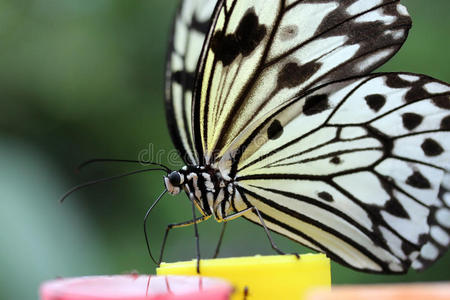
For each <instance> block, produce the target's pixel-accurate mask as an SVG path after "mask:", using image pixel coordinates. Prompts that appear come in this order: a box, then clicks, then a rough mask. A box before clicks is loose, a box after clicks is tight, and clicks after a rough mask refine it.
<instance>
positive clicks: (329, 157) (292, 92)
mask: <svg viewBox="0 0 450 300" xmlns="http://www.w3.org/2000/svg"><path fill="white" fill-rule="evenodd" d="M215 2H216V1H197V2H195V1H185V2H184V3H183V4H182V6H181V8H180V10H179V12H178V14H177V18H176V21H175V26H174V28H175V29H174V41H173V42H172V44H171V49H170V53H169V65H168V69H167V79H168V89H167V91H168V102H167V115H168V122H169V128H170V130H171V134H172V138H173V140H174V143H175V145H176V147H177V149H178V150H179V151H180V152H181V153H182V155H183V156H184V159H185V161H186V163H187V164H188V166H186V167H184V168H183V169H181V170H180V171H174V172H173V173H171V175H169V176H168V177H166V178H165V183H166V188H167V189H168V191H169V192H170V193H171V194H177V193H178V192H179V191H180V190H181V189H184V190H185V192H186V193H187V194H188V196H189V197H190V199H191V201H193V202H194V203H195V204H196V205H197V207H198V208H199V210H200V212H201V213H202V215H203V216H204V217H205V218H207V217H209V216H211V215H212V216H214V217H215V219H217V220H218V221H223V220H228V219H232V218H234V217H235V216H238V215H242V216H244V217H245V218H247V219H249V220H250V221H252V222H255V223H257V224H260V225H261V220H260V219H259V217H258V215H257V214H256V213H255V211H254V210H251V208H256V209H257V210H258V211H259V213H260V215H261V217H262V219H263V220H264V223H265V224H266V225H267V227H268V228H270V229H271V230H273V231H276V232H278V233H281V234H283V235H285V236H287V237H289V238H291V239H293V240H295V241H298V242H299V243H301V244H303V245H306V246H308V247H310V248H312V249H315V250H318V251H321V252H324V253H326V254H327V255H328V256H329V257H331V258H332V259H334V260H336V261H338V262H340V263H342V264H344V265H347V266H349V267H352V268H355V269H357V270H361V271H367V272H380V273H404V272H406V271H407V270H408V268H409V267H410V266H412V267H413V268H414V269H423V268H426V267H428V266H429V265H430V264H431V263H432V262H434V261H435V260H436V259H437V258H438V257H439V256H441V255H442V254H443V253H444V252H445V251H446V250H447V249H448V247H449V237H450V223H449V222H450V221H449V220H450V209H449V206H450V203H449V202H450V192H449V190H450V179H449V178H450V175H449V171H450V98H449V95H450V87H449V85H448V84H446V83H444V82H441V81H439V80H436V79H433V78H430V77H428V76H425V75H418V74H412V73H380V74H371V75H367V74H368V73H369V72H370V71H372V70H373V69H375V68H376V67H378V66H380V65H381V64H383V63H384V62H385V61H386V60H388V59H389V58H390V57H391V56H392V55H394V54H395V52H396V51H397V50H398V49H399V48H400V47H401V45H402V43H403V42H404V40H405V39H406V36H407V34H408V30H409V28H410V26H411V20H410V18H409V16H408V13H407V10H406V8H405V7H404V6H403V5H401V4H399V1H392V0H391V1H387V0H377V1H372V0H359V1H355V0H352V1H349V0H343V1H327V0H321V1H313V0H300V1H292V0H291V1H288V0H286V1H283V0H277V1H275V0H274V1H270V2H269V1H263V0H245V1H244V0H234V1H232V0H228V1H225V0H223V1H218V2H217V4H216V3H215ZM199 3H200V5H198V6H196V4H199ZM214 5H216V6H215V9H214V11H213V10H212V8H213V7H214ZM209 15H211V20H210V21H208V20H209V18H208V16H209ZM205 24H210V26H209V27H206V25H205ZM206 28H208V30H206ZM203 39H204V42H203ZM199 40H200V41H201V43H202V45H203V46H202V47H200V46H199V44H196V45H195V46H194V43H197V42H198V41H199ZM191 44H192V45H191ZM191 48H192V49H195V50H192V49H191ZM194 78H195V79H194Z"/></svg>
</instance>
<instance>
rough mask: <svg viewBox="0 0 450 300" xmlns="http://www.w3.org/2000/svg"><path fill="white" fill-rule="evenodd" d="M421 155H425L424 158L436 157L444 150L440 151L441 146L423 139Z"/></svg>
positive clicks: (431, 140)
mask: <svg viewBox="0 0 450 300" xmlns="http://www.w3.org/2000/svg"><path fill="white" fill-rule="evenodd" d="M421 147H422V150H423V153H425V155H426V156H438V155H440V154H441V153H442V152H444V149H442V147H441V145H440V144H439V143H438V142H436V141H435V140H433V139H430V138H428V139H425V140H424V141H423V143H422V145H421Z"/></svg>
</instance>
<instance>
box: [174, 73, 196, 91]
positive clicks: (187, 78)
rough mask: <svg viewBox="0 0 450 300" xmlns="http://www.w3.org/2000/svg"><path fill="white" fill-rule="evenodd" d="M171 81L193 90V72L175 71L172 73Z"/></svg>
mask: <svg viewBox="0 0 450 300" xmlns="http://www.w3.org/2000/svg"><path fill="white" fill-rule="evenodd" d="M172 81H174V82H177V83H179V84H181V86H183V88H184V89H186V90H189V91H193V90H194V81H195V79H194V73H192V72H186V71H176V72H174V73H173V74H172Z"/></svg>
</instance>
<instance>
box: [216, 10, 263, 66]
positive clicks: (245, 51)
mask: <svg viewBox="0 0 450 300" xmlns="http://www.w3.org/2000/svg"><path fill="white" fill-rule="evenodd" d="M266 32H267V29H266V27H265V26H264V25H260V24H259V20H258V16H257V15H256V13H255V11H254V9H253V8H250V9H248V10H247V12H246V13H245V15H244V17H243V18H242V19H241V21H240V22H239V25H238V27H237V29H236V31H235V32H234V33H232V34H227V35H225V34H224V32H223V31H218V32H216V33H215V34H214V36H213V37H212V40H211V50H212V51H213V52H214V53H215V55H216V59H217V60H219V61H221V62H222V63H223V65H225V66H226V65H229V64H230V63H231V62H233V60H234V59H235V58H236V57H237V56H238V55H239V54H242V55H243V56H248V55H250V53H252V52H253V50H255V48H256V47H257V46H258V45H259V43H260V42H261V41H262V39H263V38H264V36H265V35H266Z"/></svg>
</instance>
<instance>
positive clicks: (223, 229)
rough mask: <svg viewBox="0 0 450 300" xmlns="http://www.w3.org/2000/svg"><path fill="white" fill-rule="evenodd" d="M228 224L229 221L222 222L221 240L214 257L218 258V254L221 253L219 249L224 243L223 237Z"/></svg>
mask: <svg viewBox="0 0 450 300" xmlns="http://www.w3.org/2000/svg"><path fill="white" fill-rule="evenodd" d="M226 226H227V221H224V222H223V223H222V230H221V232H220V237H219V241H218V242H217V246H216V251H215V252H214V256H213V258H217V256H218V255H219V250H220V246H221V245H222V239H223V235H224V233H225V228H226Z"/></svg>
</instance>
